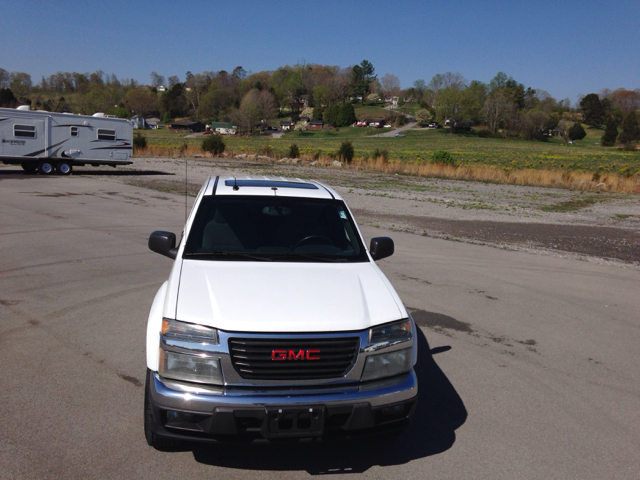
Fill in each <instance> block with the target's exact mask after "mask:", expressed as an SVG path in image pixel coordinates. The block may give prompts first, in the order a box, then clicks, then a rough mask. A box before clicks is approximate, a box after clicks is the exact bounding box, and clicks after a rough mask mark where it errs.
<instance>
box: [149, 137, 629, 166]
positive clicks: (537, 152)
mask: <svg viewBox="0 0 640 480" xmlns="http://www.w3.org/2000/svg"><path fill="white" fill-rule="evenodd" d="M381 131H382V129H380V130H378V129H365V128H356V127H347V128H341V129H339V131H337V132H336V131H335V130H323V131H319V132H309V131H308V132H291V133H287V134H285V135H283V136H282V138H280V139H274V138H271V137H262V136H257V137H251V138H247V137H231V136H229V137H224V141H225V143H226V146H227V151H231V152H235V153H241V152H243V153H265V154H267V153H268V154H272V155H276V156H286V155H287V153H288V151H289V147H290V145H291V144H292V143H295V144H297V145H298V148H299V149H300V153H301V154H302V155H307V156H313V155H316V154H320V155H325V156H332V155H334V154H335V152H336V151H337V150H338V149H339V148H340V144H341V143H342V142H343V141H345V140H349V141H351V142H352V143H353V145H354V148H355V153H356V157H361V158H367V157H368V158H371V157H372V156H373V154H374V151H375V150H387V152H388V156H389V160H390V161H392V162H398V161H399V162H404V163H418V164H420V163H426V162H428V161H429V159H430V158H431V155H432V154H433V152H434V151H435V150H446V151H449V152H451V154H452V155H453V156H454V158H455V159H456V161H457V162H458V164H459V165H461V166H475V165H487V166H495V167H499V168H505V169H512V170H520V169H545V170H556V169H563V170H573V171H587V172H595V171H598V170H599V171H602V172H613V173H620V172H622V173H624V172H626V173H627V174H636V173H639V172H640V151H638V150H636V151H634V152H628V151H624V150H621V149H619V148H605V147H601V146H600V145H599V141H600V136H601V135H602V131H601V130H595V129H587V137H586V138H585V139H584V140H581V141H578V142H576V144H575V145H565V144H564V142H563V141H562V139H561V138H552V139H551V140H550V141H549V142H532V141H525V140H511V139H490V138H479V137H477V136H475V135H468V136H464V135H457V134H451V133H447V131H446V130H444V129H440V130H426V129H420V130H410V131H406V132H405V133H406V137H391V138H378V137H368V136H365V135H367V134H372V135H374V134H375V133H377V132H381ZM384 131H386V129H384ZM144 135H145V136H146V137H147V141H148V145H149V146H150V147H154V146H157V147H164V148H179V147H180V146H181V145H183V144H185V143H186V144H187V145H188V146H192V147H199V146H200V144H201V142H202V139H198V138H194V139H187V138H184V135H183V134H179V133H177V132H169V131H167V130H157V131H145V132H144Z"/></svg>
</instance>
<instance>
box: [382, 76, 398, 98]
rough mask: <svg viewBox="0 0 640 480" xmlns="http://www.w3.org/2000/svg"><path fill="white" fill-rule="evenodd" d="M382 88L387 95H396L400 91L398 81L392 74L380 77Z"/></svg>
mask: <svg viewBox="0 0 640 480" xmlns="http://www.w3.org/2000/svg"><path fill="white" fill-rule="evenodd" d="M382 88H383V90H384V91H385V93H387V94H389V95H397V94H398V92H399V91H400V79H399V78H398V77H396V76H395V75H394V74H393V73H385V74H384V76H383V77H382Z"/></svg>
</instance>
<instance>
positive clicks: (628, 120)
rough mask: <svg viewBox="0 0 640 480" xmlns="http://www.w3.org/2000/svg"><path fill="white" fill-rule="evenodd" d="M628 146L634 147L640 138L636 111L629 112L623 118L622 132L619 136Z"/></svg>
mask: <svg viewBox="0 0 640 480" xmlns="http://www.w3.org/2000/svg"><path fill="white" fill-rule="evenodd" d="M618 140H620V141H621V142H622V143H624V145H625V147H626V148H633V147H634V145H635V143H636V142H637V141H638V140H640V127H638V115H636V112H629V113H627V115H626V116H625V117H624V120H622V133H621V134H620V136H619V137H618Z"/></svg>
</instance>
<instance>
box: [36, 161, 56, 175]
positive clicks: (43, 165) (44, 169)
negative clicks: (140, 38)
mask: <svg viewBox="0 0 640 480" xmlns="http://www.w3.org/2000/svg"><path fill="white" fill-rule="evenodd" d="M38 171H39V172H40V173H44V174H45V175H48V174H50V173H51V172H52V171H53V165H52V164H51V162H49V161H47V160H45V161H44V162H40V165H38Z"/></svg>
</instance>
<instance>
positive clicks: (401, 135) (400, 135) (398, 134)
mask: <svg viewBox="0 0 640 480" xmlns="http://www.w3.org/2000/svg"><path fill="white" fill-rule="evenodd" d="M395 136H396V137H406V135H405V134H404V133H396V135H395Z"/></svg>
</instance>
